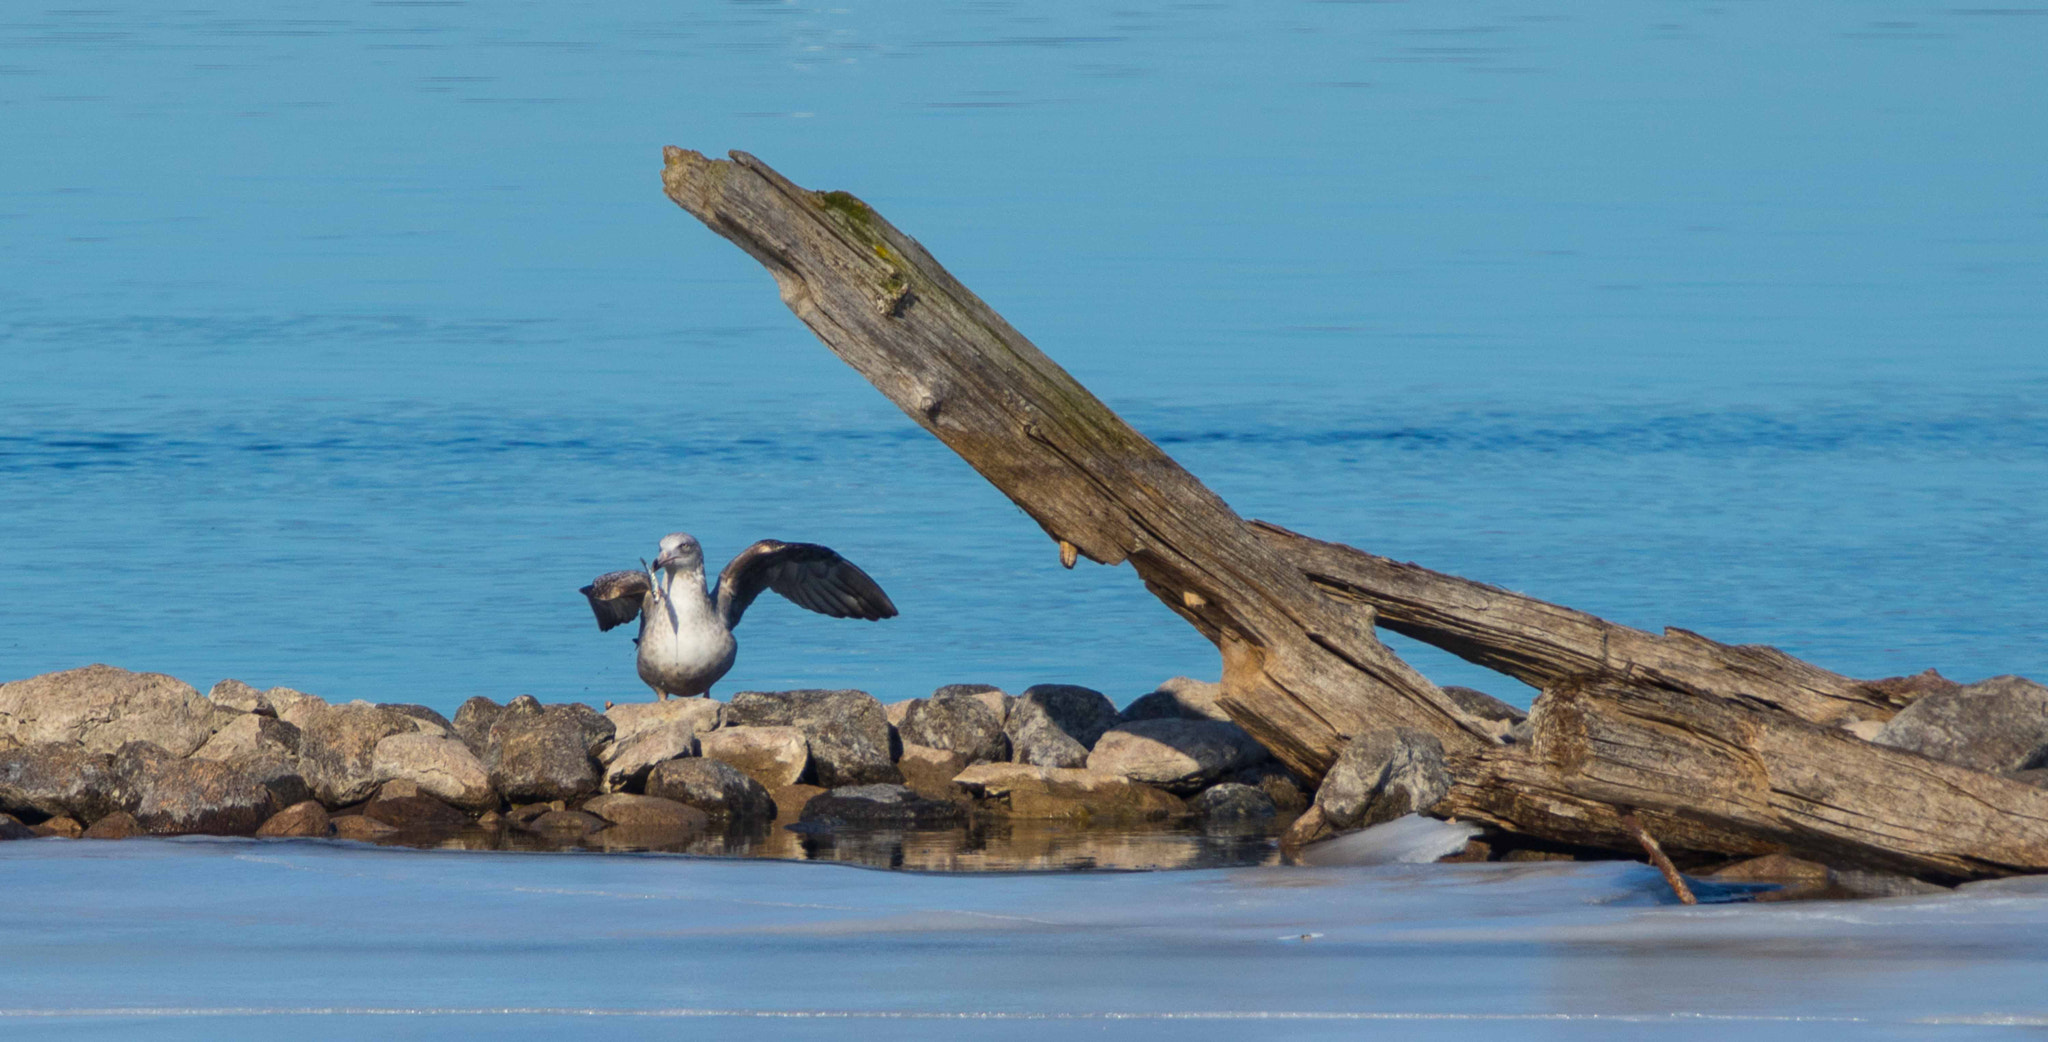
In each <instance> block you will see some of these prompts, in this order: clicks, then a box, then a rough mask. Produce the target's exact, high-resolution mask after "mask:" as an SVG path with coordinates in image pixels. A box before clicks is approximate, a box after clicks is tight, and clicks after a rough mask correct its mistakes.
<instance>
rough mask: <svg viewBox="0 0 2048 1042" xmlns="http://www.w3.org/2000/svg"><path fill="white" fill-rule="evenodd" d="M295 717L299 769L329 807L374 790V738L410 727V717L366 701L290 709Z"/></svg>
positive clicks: (352, 800) (379, 780) (344, 803)
mask: <svg viewBox="0 0 2048 1042" xmlns="http://www.w3.org/2000/svg"><path fill="white" fill-rule="evenodd" d="M294 715H296V716H298V719H299V721H300V722H299V724H298V726H299V730H300V732H301V737H300V740H299V773H300V775H301V776H302V777H304V778H305V779H306V784H308V785H310V786H311V787H312V789H313V797H314V798H315V799H317V800H319V801H320V802H322V803H324V804H326V805H328V806H330V807H340V806H345V805H347V804H351V803H355V802H357V801H359V800H362V799H363V798H365V797H367V796H369V795H370V793H371V792H373V791H375V790H376V788H377V784H378V783H379V782H381V781H383V780H384V779H382V778H379V777H378V776H377V773H376V771H375V769H374V767H375V761H376V754H377V743H379V742H381V741H383V740H384V739H386V738H388V737H390V736H392V735H394V734H409V733H411V732H412V730H413V725H412V720H411V718H410V717H406V716H403V715H401V714H398V713H394V712H392V711H390V710H388V709H381V708H379V707H377V706H373V705H371V704H370V703H368V702H349V703H346V704H343V705H338V706H324V707H321V708H314V709H310V710H308V711H305V712H303V713H299V712H296V711H295V712H294Z"/></svg>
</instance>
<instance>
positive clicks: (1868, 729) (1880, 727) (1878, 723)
mask: <svg viewBox="0 0 2048 1042" xmlns="http://www.w3.org/2000/svg"><path fill="white" fill-rule="evenodd" d="M1884 724H1885V722H1884V721H1883V720H1845V721H1843V722H1842V730H1844V731H1847V732H1849V733H1850V734H1853V735H1855V736H1856V737H1858V738H1861V739H1863V740H1864V741H1866V742H1874V741H1877V736H1878V735H1881V734H1883V733H1884Z"/></svg>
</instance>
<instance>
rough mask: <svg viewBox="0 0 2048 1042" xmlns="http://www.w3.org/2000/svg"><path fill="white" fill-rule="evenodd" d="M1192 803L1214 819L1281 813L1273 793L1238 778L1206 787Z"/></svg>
mask: <svg viewBox="0 0 2048 1042" xmlns="http://www.w3.org/2000/svg"><path fill="white" fill-rule="evenodd" d="M1188 805H1189V806H1190V807H1192V808H1194V811H1195V813H1196V814H1197V815H1199V816H1200V817H1201V818H1202V819H1203V820H1205V821H1212V822H1241V821H1264V820H1266V819H1268V818H1272V817H1276V816H1277V815H1278V814H1279V810H1278V808H1276V807H1274V806H1273V798H1272V797H1271V796H1268V795H1266V794H1265V793H1264V792H1262V791H1260V790H1258V789H1255V788H1252V787H1251V786H1249V785H1240V784H1238V783H1236V782H1224V783H1223V784H1221V785H1217V786H1213V787H1211V788H1208V789H1204V790H1202V794H1201V795H1200V796H1197V797H1195V798H1194V799H1192V800H1190V801H1188Z"/></svg>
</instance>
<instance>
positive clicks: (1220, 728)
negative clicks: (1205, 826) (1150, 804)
mask: <svg viewBox="0 0 2048 1042" xmlns="http://www.w3.org/2000/svg"><path fill="white" fill-rule="evenodd" d="M1264 759H1267V754H1266V750H1265V747H1264V746H1261V745H1260V744H1259V743H1258V742H1257V741H1256V740H1254V739H1253V738H1252V736H1251V735H1249V734H1246V733H1245V731H1244V729H1243V728H1241V727H1239V726H1237V725H1236V724H1233V723H1230V722H1228V721H1224V720H1183V719H1177V718H1169V719H1157V720H1133V721H1131V722H1130V723H1127V724H1119V725H1117V726H1116V727H1114V728H1111V729H1110V730H1108V731H1105V732H1104V733H1103V735H1102V739H1101V741H1099V742H1097V743H1096V745H1095V749H1094V751H1093V752H1090V753H1089V754H1088V769H1089V770H1092V771H1101V772H1103V773H1106V774H1121V775H1123V776H1124V777H1126V778H1129V779H1131V780H1132V781H1138V782H1144V783H1146V784H1148V785H1157V786H1159V787H1160V788H1162V789H1165V790H1166V791H1168V792H1176V793H1192V792H1197V791H1200V790H1201V789H1203V788H1206V787H1208V785H1209V784H1210V783H1212V782H1214V781H1216V780H1217V779H1219V778H1221V777H1223V776H1224V775H1225V774H1227V773H1229V772H1231V771H1234V770H1237V769H1238V768H1240V767H1244V766H1247V765H1249V764H1253V763H1257V762H1258V761H1260V760H1264Z"/></svg>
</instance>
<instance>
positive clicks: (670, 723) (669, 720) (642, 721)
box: [604, 698, 726, 742]
mask: <svg viewBox="0 0 2048 1042" xmlns="http://www.w3.org/2000/svg"><path fill="white" fill-rule="evenodd" d="M604 715H605V719H607V720H610V721H611V722H612V726H613V727H614V728H616V729H617V732H618V733H617V740H618V741H621V742H624V741H630V740H632V739H633V738H635V737H637V736H639V735H641V734H645V733H646V732H649V731H655V730H661V729H664V728H687V729H688V730H690V731H691V732H693V733H696V734H703V733H704V732H706V731H711V730H716V729H717V728H719V727H722V726H724V725H725V723H726V719H725V717H726V707H725V703H723V702H719V701H715V700H713V699H709V698H665V699H660V700H657V701H653V702H621V703H619V704H618V705H615V706H613V707H611V708H610V709H607V710H605V711H604Z"/></svg>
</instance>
